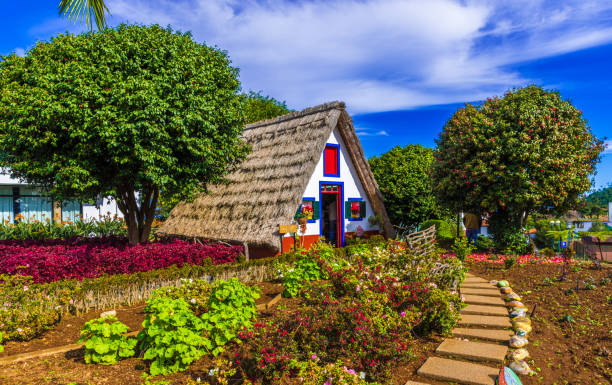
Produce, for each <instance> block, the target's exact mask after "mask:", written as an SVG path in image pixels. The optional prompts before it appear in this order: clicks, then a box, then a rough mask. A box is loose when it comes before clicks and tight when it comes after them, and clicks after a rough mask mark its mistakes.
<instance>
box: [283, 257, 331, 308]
mask: <svg viewBox="0 0 612 385" xmlns="http://www.w3.org/2000/svg"><path fill="white" fill-rule="evenodd" d="M326 277H327V275H326V274H325V272H323V271H321V268H320V267H319V264H318V263H317V262H316V261H315V260H314V258H313V257H312V256H310V255H309V254H305V255H303V256H302V257H301V258H300V259H298V260H297V261H296V262H295V265H294V266H293V268H289V269H287V270H286V272H285V273H284V274H283V287H284V288H285V290H284V291H283V296H284V297H295V296H297V295H298V294H299V293H300V291H301V290H302V288H303V287H304V286H305V285H306V284H308V282H310V281H318V280H321V279H325V278H326Z"/></svg>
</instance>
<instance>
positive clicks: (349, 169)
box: [286, 129, 379, 236]
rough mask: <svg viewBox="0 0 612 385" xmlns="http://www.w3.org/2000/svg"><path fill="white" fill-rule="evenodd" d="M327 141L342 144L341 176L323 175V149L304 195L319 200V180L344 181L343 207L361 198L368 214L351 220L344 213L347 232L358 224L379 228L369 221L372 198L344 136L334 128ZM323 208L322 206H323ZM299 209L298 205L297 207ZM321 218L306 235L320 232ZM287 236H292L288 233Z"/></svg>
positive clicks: (371, 228) (367, 227)
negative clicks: (357, 170) (365, 188)
mask: <svg viewBox="0 0 612 385" xmlns="http://www.w3.org/2000/svg"><path fill="white" fill-rule="evenodd" d="M326 143H330V144H337V145H339V146H340V176H339V177H328V176H323V156H324V155H323V154H324V153H323V151H322V152H321V156H320V157H319V161H318V162H317V166H316V167H315V170H314V173H313V174H312V175H311V177H310V180H309V181H308V185H307V186H306V191H304V195H303V197H306V198H315V200H316V201H319V182H323V183H325V182H329V183H338V182H343V183H344V190H343V195H344V202H343V203H342V207H343V208H344V207H345V203H346V202H347V201H348V200H349V198H361V199H363V201H365V202H366V215H365V218H363V219H361V220H357V221H355V220H351V221H349V220H348V219H346V217H347V213H344V217H345V219H344V231H345V233H349V232H355V231H357V226H361V227H362V228H363V229H364V230H365V231H368V230H378V229H379V227H378V226H371V225H370V223H369V222H368V218H369V217H370V216H373V215H375V214H374V211H373V210H372V205H371V204H370V200H369V199H368V197H367V195H366V193H365V190H364V189H363V186H362V185H361V181H360V180H359V177H358V175H357V172H356V171H355V167H354V166H353V164H352V162H351V159H350V156H349V154H348V152H347V150H346V147H345V145H344V143H343V141H342V137H341V136H340V133H339V132H338V130H337V129H334V130H333V131H332V133H331V135H330V137H329V138H328V140H327V142H326ZM321 209H322V208H321ZM296 210H297V207H296ZM319 226H320V220H319V219H317V220H316V222H315V223H308V224H307V225H306V233H305V234H304V235H319V232H320V227H319ZM286 236H290V235H289V234H286Z"/></svg>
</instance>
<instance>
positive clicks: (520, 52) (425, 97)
mask: <svg viewBox="0 0 612 385" xmlns="http://www.w3.org/2000/svg"><path fill="white" fill-rule="evenodd" d="M6 3H9V4H3V6H2V7H3V11H4V12H2V15H1V16H0V21H1V24H0V25H2V26H3V27H4V29H5V31H4V33H3V34H1V35H0V54H9V53H11V52H16V53H17V54H21V55H22V54H24V52H26V51H27V49H28V48H29V47H31V46H32V45H34V43H35V42H36V41H37V40H48V39H49V38H50V37H51V36H53V35H56V34H58V33H62V32H65V31H70V32H75V33H76V32H79V31H82V30H83V29H84V26H82V25H78V24H77V25H75V24H72V23H71V22H69V21H67V20H64V19H61V18H59V17H58V16H57V4H59V0H38V1H36V0H34V1H30V2H6ZM107 4H108V6H109V8H110V10H111V13H112V16H111V17H110V23H111V25H116V24H118V23H120V22H130V23H142V24H152V23H157V24H160V25H163V26H166V25H170V26H172V27H173V28H175V29H178V30H182V31H191V32H192V33H193V36H194V39H196V40H197V41H199V42H203V43H206V44H209V45H216V46H218V47H220V48H222V49H225V50H227V51H228V53H229V55H230V57H231V58H232V61H233V63H234V65H236V66H237V67H239V68H240V77H241V81H242V84H243V88H244V89H245V90H249V89H252V90H256V91H259V90H260V91H263V92H264V93H265V94H269V95H271V96H273V97H275V98H277V99H281V100H285V101H286V102H287V104H288V105H289V106H290V107H291V108H294V109H301V108H305V107H308V106H312V105H316V104H320V103H323V102H326V101H330V100H343V101H345V102H346V103H347V106H348V109H349V112H350V113H351V114H352V115H353V118H354V122H355V126H356V128H357V130H358V133H359V136H360V138H361V141H362V145H363V147H364V150H365V152H366V155H367V156H372V155H377V154H380V153H382V152H384V151H386V150H388V149H389V148H391V147H393V146H395V145H405V144H409V143H420V144H423V145H426V146H433V145H434V142H433V140H434V138H435V136H436V135H437V133H438V132H440V130H441V128H442V126H443V125H444V122H445V121H446V120H447V119H448V118H449V117H450V116H451V115H452V113H453V112H454V111H455V110H456V109H457V108H458V107H459V106H461V105H462V104H463V103H465V102H469V101H477V100H482V99H484V98H486V97H488V96H492V95H499V94H502V93H503V92H504V91H505V90H507V89H509V88H512V87H519V86H523V85H526V84H531V83H534V84H538V85H541V86H544V87H546V88H554V89H558V90H559V91H561V94H562V96H563V97H565V98H568V99H570V100H571V101H572V102H573V103H574V104H575V105H576V106H577V107H578V108H580V109H582V110H583V111H584V116H585V117H586V118H587V119H588V121H589V123H590V125H591V127H592V129H593V132H594V133H595V134H596V135H597V136H599V137H605V136H607V137H612V75H611V74H610V71H609V70H608V68H607V67H609V66H610V64H609V63H611V62H612V1H601V0H556V1H552V0H550V1H549V0H505V1H504V0H461V1H455V0H428V1H426V2H425V1H421V0H308V1H306V0H240V1H239V0H107ZM610 144H611V147H612V142H610ZM595 182H596V186H597V187H601V186H605V185H607V184H609V183H612V149H609V150H607V151H606V152H605V154H604V156H603V161H602V163H601V164H600V165H599V167H598V174H597V176H596V178H595Z"/></svg>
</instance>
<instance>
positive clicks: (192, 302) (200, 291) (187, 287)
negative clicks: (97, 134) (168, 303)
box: [151, 278, 212, 315]
mask: <svg viewBox="0 0 612 385" xmlns="http://www.w3.org/2000/svg"><path fill="white" fill-rule="evenodd" d="M211 290H212V287H211V285H210V284H209V283H208V282H206V281H204V280H201V279H191V278H189V279H186V278H183V279H181V285H177V286H164V287H160V288H159V289H156V290H155V291H153V294H151V298H154V297H168V298H172V299H179V298H183V299H185V300H186V301H187V304H188V305H189V307H190V308H191V310H192V311H193V312H194V313H195V314H196V315H200V314H202V313H205V312H206V311H208V306H209V302H210V293H211Z"/></svg>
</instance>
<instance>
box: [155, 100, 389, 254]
mask: <svg viewBox="0 0 612 385" xmlns="http://www.w3.org/2000/svg"><path fill="white" fill-rule="evenodd" d="M334 128H337V129H338V131H339V132H340V135H341V137H342V140H343V142H344V144H345V147H346V150H347V152H348V154H349V156H350V160H351V161H352V163H353V166H354V167H355V170H356V173H357V175H358V177H359V179H360V181H361V184H362V186H363V188H364V190H365V192H366V194H367V196H368V199H369V201H370V203H371V205H372V208H373V210H374V212H375V213H376V214H378V215H380V216H381V218H382V219H383V222H384V231H385V234H386V235H387V236H393V227H392V225H391V222H390V221H389V217H388V216H387V212H386V211H385V208H384V205H383V200H382V194H381V192H380V190H379V188H378V184H377V183H376V181H375V180H374V175H373V174H372V171H371V170H370V166H369V164H368V161H367V159H366V157H365V155H364V153H363V149H362V148H361V145H360V143H359V139H358V138H357V134H356V133H355V129H354V127H353V122H352V120H351V118H350V116H349V115H348V113H347V112H346V109H345V105H344V103H342V102H332V103H327V104H322V105H320V106H317V107H312V108H307V109H305V110H303V111H300V112H293V113H290V114H287V115H283V116H280V117H277V118H274V119H270V120H265V121H262V122H258V123H253V124H250V125H248V126H246V128H245V130H244V133H243V137H244V140H245V141H246V142H247V143H249V144H250V145H251V147H252V151H251V153H250V154H249V155H248V156H247V157H246V159H245V160H244V161H243V162H242V163H241V165H240V166H239V167H238V169H237V170H236V171H235V172H233V173H231V174H230V175H228V176H227V177H226V180H227V183H224V184H219V185H215V186H212V187H211V188H210V189H209V193H208V194H202V195H200V196H198V197H197V198H195V199H194V200H193V201H191V202H187V201H183V202H181V203H179V204H178V205H177V206H176V207H175V208H174V209H173V210H172V211H171V212H170V215H169V217H168V219H167V220H166V221H165V222H164V224H163V225H162V226H161V227H160V228H159V230H158V231H157V234H159V235H161V236H180V237H188V238H203V239H215V240H221V241H225V242H232V243H248V244H250V245H254V246H262V247H269V248H272V249H275V250H277V251H278V250H280V234H279V225H280V224H289V223H291V221H292V220H293V216H294V215H295V211H296V209H297V207H299V205H300V203H301V200H302V194H304V191H305V190H306V185H307V184H308V181H309V180H310V177H311V175H312V174H313V172H314V169H315V166H316V165H317V162H318V161H319V159H320V157H321V153H322V152H323V149H324V147H325V143H326V141H327V139H328V138H329V136H330V135H331V133H332V131H333V129H334Z"/></svg>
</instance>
